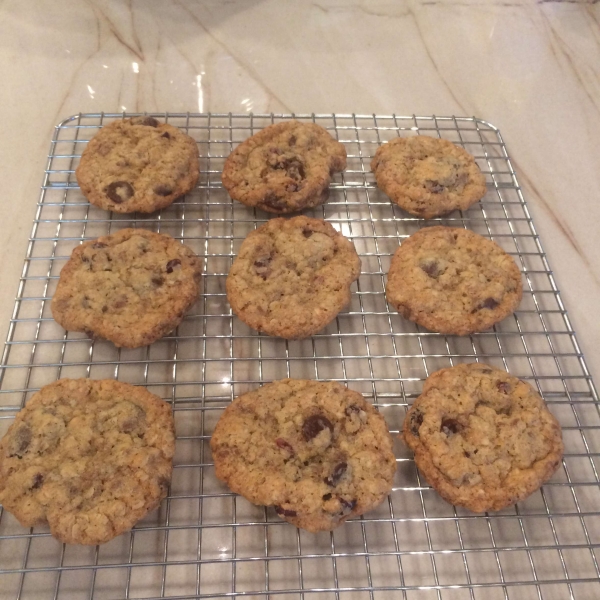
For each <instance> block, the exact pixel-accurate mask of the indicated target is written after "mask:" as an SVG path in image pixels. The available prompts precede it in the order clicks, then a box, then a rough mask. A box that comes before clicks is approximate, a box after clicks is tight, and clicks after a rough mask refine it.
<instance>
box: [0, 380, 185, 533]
mask: <svg viewBox="0 0 600 600" xmlns="http://www.w3.org/2000/svg"><path fill="white" fill-rule="evenodd" d="M174 451H175V428H174V423H173V415H172V412H171V408H170V406H169V405H168V404H167V403H166V402H163V401H162V400H161V399H160V398H159V397H158V396H155V395H154V394H151V393H150V392H148V391H146V390H145V389H144V388H141V387H136V386H133V385H128V384H126V383H120V382H118V381H111V380H97V381H94V380H91V379H61V380H59V381H56V382H54V383H51V384H50V385H47V386H45V387H43V388H42V389H41V390H40V391H39V392H37V393H36V394H34V395H33V396H32V398H31V399H30V400H29V402H28V403H27V405H26V406H25V408H24V409H23V410H21V411H20V412H19V413H18V414H17V416H16V418H15V421H14V423H13V424H12V425H11V426H10V428H9V429H8V432H7V433H6V435H5V436H4V437H3V438H2V440H1V441H0V502H2V505H3V506H4V508H5V509H6V510H8V511H10V512H11V513H13V514H14V515H15V517H16V518H17V519H18V520H19V522H20V523H21V525H23V526H24V527H33V526H34V525H38V524H42V523H46V522H47V523H48V524H49V525H50V531H51V532H52V535H53V536H54V537H56V538H58V539H59V540H60V541H61V542H65V543H69V544H91V545H94V544H102V543H104V542H108V541H109V540H111V539H112V538H114V537H115V536H117V535H120V534H121V533H123V532H124V531H128V530H129V529H131V528H132V527H133V526H134V525H135V523H136V522H137V521H139V520H140V519H142V518H143V517H144V516H145V515H146V514H147V513H148V512H150V511H151V510H154V509H155V508H156V507H157V506H158V505H159V504H160V501H161V500H162V499H163V498H164V497H165V496H166V495H167V489H168V487H169V482H170V480H171V472H172V468H173V467H172V462H173V454H174Z"/></svg>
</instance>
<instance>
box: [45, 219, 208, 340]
mask: <svg viewBox="0 0 600 600" xmlns="http://www.w3.org/2000/svg"><path fill="white" fill-rule="evenodd" d="M200 275H201V263H200V259H199V258H198V257H197V256H196V255H195V254H194V252H193V251H192V250H191V249H190V248H188V247H187V246H184V245H183V244H181V243H179V242H178V241H177V240H174V239H173V238H172V237H170V236H168V235H164V234H160V233H154V232H152V231H147V230H145V229H123V230H121V231H119V232H118V233H115V234H113V235H107V236H104V237H100V238H98V239H97V240H91V241H89V242H85V243H83V244H81V245H79V246H77V247H76V248H75V250H73V253H72V254H71V258H70V259H69V261H68V262H67V263H66V264H65V266H64V267H63V268H62V270H61V272H60V278H59V281H58V286H57V288H56V292H55V293H54V297H53V298H52V306H51V307H52V315H53V317H54V319H55V320H56V321H57V322H58V323H59V324H60V325H62V327H64V328H65V329H66V330H67V331H81V332H84V333H87V334H88V335H89V336H90V337H100V338H105V339H107V340H110V341H111V342H113V343H114V344H115V346H118V347H121V346H123V347H125V348H138V347H140V346H147V345H148V344H151V343H152V342H154V341H155V340H157V339H159V338H161V337H163V336H164V335H166V334H167V333H169V332H171V331H173V329H175V327H177V325H179V323H180V322H181V321H182V320H183V317H184V315H185V312H186V311H187V310H188V309H189V308H190V306H191V305H192V304H193V303H194V302H195V301H196V299H197V298H198V296H199V294H200Z"/></svg>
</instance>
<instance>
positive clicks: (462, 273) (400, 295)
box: [386, 227, 523, 335]
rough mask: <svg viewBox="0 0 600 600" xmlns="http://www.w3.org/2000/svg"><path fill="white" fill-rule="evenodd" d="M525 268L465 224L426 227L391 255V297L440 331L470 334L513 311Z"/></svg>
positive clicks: (405, 311)
mask: <svg viewBox="0 0 600 600" xmlns="http://www.w3.org/2000/svg"><path fill="white" fill-rule="evenodd" d="M522 295H523V285H522V283H521V273H520V272H519V268H518V267H517V265H516V264H515V261H514V260H513V259H512V258H511V257H510V256H509V255H508V254H507V253H506V252H504V250H502V248H500V246H498V244H496V243H495V242H492V241H491V240H488V239H486V238H484V237H482V236H480V235H478V234H476V233H473V232H472V231H468V230H466V229H454V228H451V227H427V228H425V229H421V230H420V231H418V232H417V233H415V234H413V235H411V236H410V237H409V238H408V239H406V240H405V241H404V242H402V245H401V246H400V248H398V250H396V253H395V254H394V257H393V258H392V263H391V266H390V271H389V274H388V281H387V287H386V297H387V300H388V302H389V303H390V304H391V305H392V306H393V307H394V308H395V309H396V310H397V311H398V312H399V313H400V314H401V315H402V316H403V317H405V318H406V319H409V320H411V321H415V322H416V323H418V324H419V325H422V326H423V327H426V328H427V329H429V330H431V331H436V332H438V333H449V334H455V335H468V334H470V333H474V332H476V331H484V330H485V329H489V328H490V327H492V325H494V324H495V323H498V321H501V320H502V319H504V318H505V317H507V316H508V315H510V314H511V313H512V312H513V311H514V310H515V309H516V308H517V306H518V305H519V302H520V301H521V297H522Z"/></svg>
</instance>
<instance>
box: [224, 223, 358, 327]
mask: <svg viewBox="0 0 600 600" xmlns="http://www.w3.org/2000/svg"><path fill="white" fill-rule="evenodd" d="M359 275H360V258H359V257H358V254H357V253H356V250H355V249H354V244H352V242H351V241H350V240H348V239H347V238H345V237H344V236H343V235H342V234H341V233H339V232H338V231H336V230H335V229H334V228H333V227H332V226H331V225H330V224H329V223H326V222H325V221H322V220H320V219H311V218H309V217H304V216H298V217H294V218H292V219H283V218H279V219H271V220H270V221H268V222H267V223H266V224H265V225H262V226H261V227H259V228H258V229H256V230H255V231H252V232H251V233H249V234H248V236H247V237H246V239H245V240H244V242H243V243H242V246H241V248H240V251H239V254H238V256H237V257H236V259H235V260H234V262H233V265H232V266H231V269H230V270H229V275H228V276H227V283H226V285H227V299H228V300H229V303H230V304H231V308H232V309H233V312H234V313H235V314H236V315H237V316H238V317H239V318H240V319H241V320H242V321H244V323H246V324H247V325H249V326H250V327H252V328H253V329H256V330H257V331H261V332H264V333H267V334H268V335H273V336H279V337H283V338H287V339H302V338H306V337H309V336H311V335H313V334H314V333H316V332H317V331H319V330H320V329H322V328H323V327H325V326H326V325H327V324H328V323H329V322H331V321H332V320H333V319H334V318H335V316H336V315H337V314H338V313H339V311H340V310H342V308H344V306H346V305H347V304H348V302H350V286H351V284H352V282H353V281H356V279H358V276H359Z"/></svg>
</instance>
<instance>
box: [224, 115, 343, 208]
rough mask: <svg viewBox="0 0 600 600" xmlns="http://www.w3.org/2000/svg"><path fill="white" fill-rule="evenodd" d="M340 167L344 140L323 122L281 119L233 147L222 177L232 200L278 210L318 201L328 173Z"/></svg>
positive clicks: (322, 198)
mask: <svg viewBox="0 0 600 600" xmlns="http://www.w3.org/2000/svg"><path fill="white" fill-rule="evenodd" d="M345 168H346V149H345V148H344V145H343V144H341V143H340V142H337V141H336V140H334V139H333V138H332V137H331V135H329V133H328V132H327V131H326V130H325V129H323V127H321V126H319V125H316V124H314V123H303V122H302V123H301V122H299V121H284V122H282V123H276V124H275V125H269V126H268V127H265V129H263V130H262V131H259V132H258V133H256V134H255V135H253V136H252V137H250V138H248V139H247V140H245V141H244V142H242V143H241V144H240V145H239V146H237V147H236V148H235V149H234V150H233V152H232V153H231V154H230V155H229V157H228V158H227V160H226V161H225V167H224V168H223V174H222V181H223V185H224V186H225V188H226V189H227V191H228V192H229V195H230V196H231V197H232V198H233V199H234V200H238V201H239V202H242V203H243V204H246V205H248V206H253V207H254V206H255V207H257V208H261V209H262V210H265V211H268V212H272V213H279V214H283V213H289V212H295V211H299V210H303V209H304V208H312V207H314V206H318V205H319V204H323V202H325V201H326V200H327V197H328V194H329V184H330V183H331V177H332V175H333V174H334V173H338V172H341V171H343V170H344V169H345Z"/></svg>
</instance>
